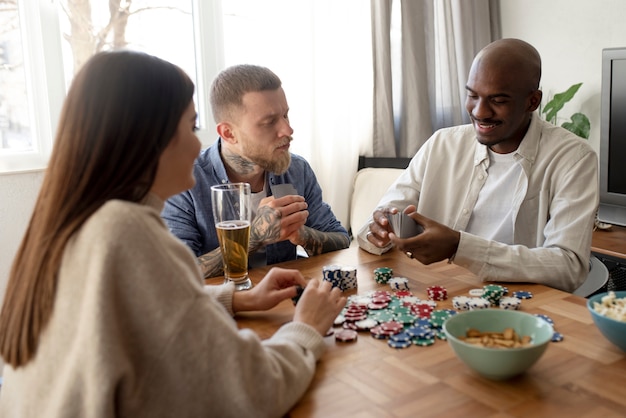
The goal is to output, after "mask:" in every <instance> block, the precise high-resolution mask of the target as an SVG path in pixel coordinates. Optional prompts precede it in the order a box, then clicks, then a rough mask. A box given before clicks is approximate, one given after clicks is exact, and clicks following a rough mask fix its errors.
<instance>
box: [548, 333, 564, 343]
mask: <svg viewBox="0 0 626 418" xmlns="http://www.w3.org/2000/svg"><path fill="white" fill-rule="evenodd" d="M551 341H552V342H553V343H558V342H560V341H563V334H561V333H560V332H556V331H555V332H554V334H552V340H551Z"/></svg>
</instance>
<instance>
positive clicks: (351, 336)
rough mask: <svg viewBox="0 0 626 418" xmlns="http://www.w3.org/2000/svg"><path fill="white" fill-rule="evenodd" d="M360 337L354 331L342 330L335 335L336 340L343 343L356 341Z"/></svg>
mask: <svg viewBox="0 0 626 418" xmlns="http://www.w3.org/2000/svg"><path fill="white" fill-rule="evenodd" d="M358 337H359V334H358V333H357V332H356V331H355V330H352V329H342V330H341V331H338V332H336V333H335V340H336V341H339V342H342V343H347V342H352V341H356V339H357V338H358Z"/></svg>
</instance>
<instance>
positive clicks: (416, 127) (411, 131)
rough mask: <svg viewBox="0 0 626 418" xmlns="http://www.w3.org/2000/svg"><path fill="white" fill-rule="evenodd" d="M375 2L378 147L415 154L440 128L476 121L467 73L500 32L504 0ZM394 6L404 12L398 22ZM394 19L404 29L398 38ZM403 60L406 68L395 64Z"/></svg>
mask: <svg viewBox="0 0 626 418" xmlns="http://www.w3.org/2000/svg"><path fill="white" fill-rule="evenodd" d="M371 5H372V31H373V37H374V38H373V39H374V42H373V51H374V68H375V72H374V121H375V124H374V128H373V130H374V137H373V143H372V155H373V156H377V157H412V156H413V155H414V154H415V153H416V152H417V150H418V149H419V148H420V147H421V145H422V144H423V143H424V142H425V141H426V140H427V139H428V137H429V136H430V135H431V134H432V133H433V132H434V131H435V130H437V129H439V128H442V127H447V126H452V125H458V124H461V123H467V122H469V119H468V116H467V115H466V112H465V109H464V97H465V83H466V79H467V75H468V72H469V68H470V65H471V62H472V59H473V57H474V55H475V54H476V53H477V52H478V51H479V50H480V49H481V48H482V47H483V46H485V45H487V44H488V43H489V42H491V41H492V40H494V39H497V38H498V37H499V3H498V1H497V0H472V1H467V0H447V1H439V0H403V1H399V0H396V1H395V2H394V1H393V0H371ZM395 8H397V9H395ZM392 11H394V12H397V13H399V15H400V19H399V22H396V21H394V20H392V18H393V16H394V14H395V13H392ZM393 22H396V23H398V24H399V25H400V33H401V35H400V39H399V41H396V42H395V43H394V39H393V38H392V36H391V35H390V34H391V33H393V24H392V23H393ZM397 42H399V43H400V45H399V46H398V45H397ZM394 47H396V48H399V50H400V54H399V56H396V55H394V54H393V49H394ZM398 61H399V62H398ZM398 66H399V67H400V68H401V71H400V72H398V71H394V68H397V67H398ZM394 94H395V95H396V96H400V98H399V99H398V98H397V97H395V98H394V97H392V96H393V95H394ZM394 103H395V105H394Z"/></svg>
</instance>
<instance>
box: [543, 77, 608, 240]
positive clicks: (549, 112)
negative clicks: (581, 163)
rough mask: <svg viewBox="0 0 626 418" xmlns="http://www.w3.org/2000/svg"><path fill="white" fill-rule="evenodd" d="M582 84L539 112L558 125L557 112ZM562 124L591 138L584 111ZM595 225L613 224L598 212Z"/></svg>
mask: <svg viewBox="0 0 626 418" xmlns="http://www.w3.org/2000/svg"><path fill="white" fill-rule="evenodd" d="M582 85H583V83H578V84H573V85H571V86H570V88H568V89H567V90H565V91H564V92H561V93H557V94H555V95H554V97H552V99H550V100H549V101H548V103H546V105H545V106H544V107H543V108H541V107H540V108H539V114H542V115H545V116H544V117H545V119H546V121H548V122H550V123H552V124H554V125H556V124H557V113H558V112H559V110H561V109H563V106H564V105H565V103H567V102H569V101H570V100H572V97H574V95H575V94H576V93H577V92H578V89H580V86H582ZM561 126H562V127H563V128H565V129H567V130H568V131H570V132H572V133H574V134H576V135H578V136H580V137H581V138H585V139H589V130H590V129H591V123H590V122H589V118H588V117H587V115H585V114H584V113H580V112H577V113H574V114H573V115H572V116H571V117H570V120H569V121H566V122H563V123H562V124H561ZM595 227H596V228H597V229H611V224H607V223H604V222H600V220H598V215H597V214H596V221H595Z"/></svg>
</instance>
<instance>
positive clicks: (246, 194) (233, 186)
mask: <svg viewBox="0 0 626 418" xmlns="http://www.w3.org/2000/svg"><path fill="white" fill-rule="evenodd" d="M211 203H212V206H213V219H214V220H215V229H216V230H217V236H218V239H219V242H220V250H221V251H222V259H223V260H224V282H225V283H227V282H229V281H232V282H234V283H235V289H236V290H247V289H250V288H251V287H252V281H250V278H249V277H248V246H249V244H250V221H251V216H252V212H251V208H250V185H249V184H248V183H228V184H219V185H216V186H212V187H211Z"/></svg>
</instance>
